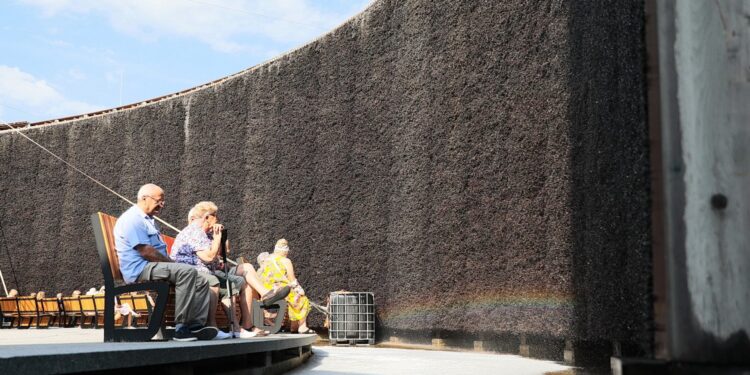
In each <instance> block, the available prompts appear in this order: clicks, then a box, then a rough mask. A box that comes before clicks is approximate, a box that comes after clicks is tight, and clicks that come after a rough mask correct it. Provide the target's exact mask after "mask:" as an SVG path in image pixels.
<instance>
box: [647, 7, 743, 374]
mask: <svg viewBox="0 0 750 375" xmlns="http://www.w3.org/2000/svg"><path fill="white" fill-rule="evenodd" d="M660 6H661V8H660V15H659V16H660V17H659V22H661V23H662V27H663V28H662V29H663V32H662V34H661V35H660V37H662V39H663V41H662V43H664V44H666V45H664V46H662V49H663V53H662V56H663V59H662V60H663V64H664V65H665V66H664V67H663V69H662V70H663V71H664V74H662V76H663V77H662V85H663V87H664V88H663V89H662V93H663V95H662V100H663V101H664V102H665V103H667V105H666V106H665V108H666V110H665V111H664V112H665V116H663V120H664V128H665V129H666V130H667V132H668V133H669V137H668V138H667V140H668V143H667V145H666V150H667V152H666V153H665V163H666V164H665V171H668V179H667V181H668V184H667V185H668V186H667V188H668V189H667V192H668V195H667V198H668V199H667V201H668V202H669V205H668V206H667V209H668V214H669V215H670V217H669V225H670V231H669V233H668V235H669V240H670V248H669V253H668V256H669V258H668V265H669V266H670V277H671V278H670V290H669V293H670V294H669V297H670V299H669V306H670V316H669V318H670V319H669V322H670V327H669V344H668V349H669V352H668V353H667V355H668V359H674V360H680V361H689V362H714V363H745V364H747V363H748V358H747V355H746V354H747V353H748V351H750V340H749V339H748V332H750V302H748V301H750V292H748V285H750V272H749V271H750V266H749V265H750V253H748V251H747V248H748V243H750V231H748V227H750V204H749V203H748V200H747V192H748V190H750V177H749V175H748V162H750V154H749V153H748V148H747V145H748V144H749V143H750V129H748V123H750V109H748V105H747V104H748V101H749V100H750V84H748V82H750V70H748V66H749V64H750V58H749V56H750V45H748V41H750V30H749V29H748V26H747V14H750V5H749V4H748V3H747V2H746V1H724V2H712V3H709V2H680V1H674V2H673V1H669V2H666V3H664V4H661V5H660ZM667 54H671V55H667Z"/></svg>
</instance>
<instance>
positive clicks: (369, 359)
mask: <svg viewBox="0 0 750 375" xmlns="http://www.w3.org/2000/svg"><path fill="white" fill-rule="evenodd" d="M570 369H571V368H570V367H568V366H563V365H560V364H557V363H555V362H549V361H540V360H534V359H528V358H523V357H519V356H515V355H504V354H490V353H487V354H485V353H473V352H444V351H428V350H408V349H389V348H374V347H347V346H315V347H313V356H312V358H310V360H309V361H308V362H307V363H306V364H304V365H303V366H301V367H299V368H297V369H295V370H293V371H292V372H290V373H289V374H294V375H301V374H318V375H342V374H352V375H359V374H515V375H542V374H548V373H555V374H567V373H572V371H570Z"/></svg>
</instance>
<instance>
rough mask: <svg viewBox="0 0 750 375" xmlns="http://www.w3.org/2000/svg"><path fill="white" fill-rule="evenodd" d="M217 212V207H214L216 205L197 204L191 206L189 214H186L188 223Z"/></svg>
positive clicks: (211, 203) (212, 203)
mask: <svg viewBox="0 0 750 375" xmlns="http://www.w3.org/2000/svg"><path fill="white" fill-rule="evenodd" d="M218 210H219V207H216V204H215V203H214V202H209V201H203V202H198V203H197V204H196V205H195V206H193V208H191V209H190V212H188V223H189V222H191V221H193V219H197V218H200V217H204V216H206V215H211V214H215V213H216V211H218Z"/></svg>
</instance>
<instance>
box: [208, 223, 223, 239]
mask: <svg viewBox="0 0 750 375" xmlns="http://www.w3.org/2000/svg"><path fill="white" fill-rule="evenodd" d="M222 230H224V226H223V225H221V224H214V225H212V226H211V231H212V232H213V235H214V240H216V239H219V240H221V231H222Z"/></svg>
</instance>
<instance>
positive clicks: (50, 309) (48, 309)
mask: <svg viewBox="0 0 750 375" xmlns="http://www.w3.org/2000/svg"><path fill="white" fill-rule="evenodd" d="M39 305H40V306H41V307H42V308H41V309H40V311H44V312H45V313H58V312H60V303H59V301H58V300H57V298H56V297H50V298H42V299H41V300H39Z"/></svg>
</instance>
